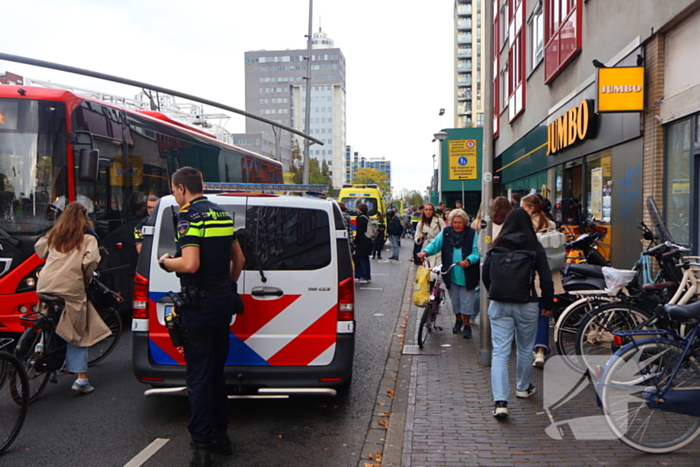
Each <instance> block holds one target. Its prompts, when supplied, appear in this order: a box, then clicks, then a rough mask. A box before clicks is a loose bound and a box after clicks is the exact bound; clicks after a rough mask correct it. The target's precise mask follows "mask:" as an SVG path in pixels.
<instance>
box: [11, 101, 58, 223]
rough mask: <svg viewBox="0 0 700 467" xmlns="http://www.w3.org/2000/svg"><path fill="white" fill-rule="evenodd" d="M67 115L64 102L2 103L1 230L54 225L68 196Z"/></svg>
mask: <svg viewBox="0 0 700 467" xmlns="http://www.w3.org/2000/svg"><path fill="white" fill-rule="evenodd" d="M65 116H66V111H65V106H64V104H63V103H61V102H50V101H34V100H26V99H0V228H2V229H3V230H4V231H6V232H8V233H10V234H13V235H37V234H40V233H43V232H45V231H46V230H47V229H48V228H49V227H51V226H52V225H53V221H54V214H55V208H53V203H54V202H55V201H56V200H58V199H59V198H60V196H64V195H65V194H66V189H65V188H66V181H65V177H66V173H65V166H66V124H65V121H66V117H65ZM64 199H65V196H64Z"/></svg>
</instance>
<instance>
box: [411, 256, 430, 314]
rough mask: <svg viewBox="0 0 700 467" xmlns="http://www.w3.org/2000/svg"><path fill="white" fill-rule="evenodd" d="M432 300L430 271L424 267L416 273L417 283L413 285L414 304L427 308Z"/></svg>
mask: <svg viewBox="0 0 700 467" xmlns="http://www.w3.org/2000/svg"><path fill="white" fill-rule="evenodd" d="M429 300H430V269H429V268H424V267H422V266H419V267H418V270H417V271H416V282H415V283H414V284H413V304H414V305H416V306H421V307H422V306H425V305H427V304H428V301H429Z"/></svg>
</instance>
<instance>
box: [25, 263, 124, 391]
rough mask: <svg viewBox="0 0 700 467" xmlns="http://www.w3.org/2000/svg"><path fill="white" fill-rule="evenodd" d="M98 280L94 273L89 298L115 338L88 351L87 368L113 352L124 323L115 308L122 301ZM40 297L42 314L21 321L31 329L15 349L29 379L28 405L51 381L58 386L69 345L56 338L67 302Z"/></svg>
mask: <svg viewBox="0 0 700 467" xmlns="http://www.w3.org/2000/svg"><path fill="white" fill-rule="evenodd" d="M98 277H99V275H98V274H97V273H93V279H92V280H91V281H90V282H89V283H88V284H87V295H88V299H89V300H90V301H91V302H92V303H93V305H94V306H95V309H96V310H97V312H98V313H99V315H100V317H101V318H102V320H103V321H104V322H105V324H106V325H107V327H109V329H110V330H111V331H112V334H110V335H109V336H107V337H106V338H105V339H103V340H101V341H100V342H98V343H96V344H95V345H93V346H91V347H89V348H88V366H92V365H95V364H97V363H99V362H101V361H102V360H104V359H105V358H106V357H107V356H108V355H109V354H110V353H111V352H112V350H114V348H115V347H116V345H117V343H118V342H119V338H120V337H121V334H122V320H121V316H120V315H119V312H118V311H117V309H116V304H117V303H120V302H121V301H122V300H123V299H122V297H121V296H120V295H119V294H117V293H116V292H114V291H112V290H110V289H109V288H108V287H107V286H105V285H104V284H102V283H101V282H100V281H99V280H98ZM38 296H39V311H37V312H35V313H30V314H28V315H25V316H24V317H23V318H22V320H23V322H25V323H26V325H27V326H28V328H27V329H26V330H25V331H24V332H23V333H22V335H21V336H20V338H19V340H18V341H17V346H16V347H15V356H16V357H17V359H18V360H19V361H20V363H21V364H22V366H23V367H24V369H25V370H26V372H27V376H28V378H29V380H28V383H29V384H28V385H29V400H28V401H29V404H31V403H32V402H34V401H35V400H37V399H38V398H39V396H40V395H41V393H42V392H43V391H44V389H45V388H46V385H47V384H48V382H49V381H51V382H53V383H55V382H57V379H56V372H57V371H59V370H60V369H61V368H63V364H64V361H65V358H66V342H65V341H64V340H63V339H61V337H60V336H58V335H57V334H56V327H57V326H58V323H59V320H60V318H61V314H62V313H63V309H64V307H65V302H64V300H63V298H61V297H57V296H54V295H49V294H38Z"/></svg>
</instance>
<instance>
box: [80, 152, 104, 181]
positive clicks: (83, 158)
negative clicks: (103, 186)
mask: <svg viewBox="0 0 700 467" xmlns="http://www.w3.org/2000/svg"><path fill="white" fill-rule="evenodd" d="M99 161H100V151H99V150H97V149H87V148H82V149H81V150H80V155H79V157H78V180H80V181H81V182H96V181H97V177H98V175H99V172H98V171H99Z"/></svg>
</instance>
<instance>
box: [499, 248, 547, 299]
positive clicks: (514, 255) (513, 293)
mask: <svg viewBox="0 0 700 467" xmlns="http://www.w3.org/2000/svg"><path fill="white" fill-rule="evenodd" d="M488 256H489V258H490V269H489V274H490V276H491V287H490V288H489V300H495V301H497V302H507V303H527V302H528V301H529V300H530V290H531V288H532V282H533V280H534V278H535V274H534V272H535V267H534V266H535V261H536V259H537V254H536V253H535V252H534V251H530V250H509V249H507V248H503V247H494V248H491V249H490V250H489V252H488Z"/></svg>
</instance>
